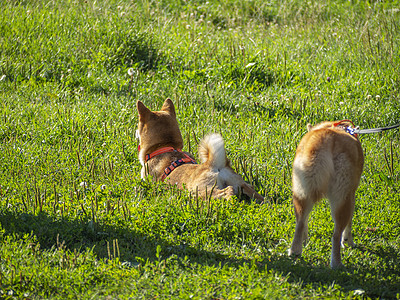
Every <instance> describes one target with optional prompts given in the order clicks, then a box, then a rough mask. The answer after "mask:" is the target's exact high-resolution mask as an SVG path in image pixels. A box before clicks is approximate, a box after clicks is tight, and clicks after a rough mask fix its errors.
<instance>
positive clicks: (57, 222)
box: [0, 211, 225, 266]
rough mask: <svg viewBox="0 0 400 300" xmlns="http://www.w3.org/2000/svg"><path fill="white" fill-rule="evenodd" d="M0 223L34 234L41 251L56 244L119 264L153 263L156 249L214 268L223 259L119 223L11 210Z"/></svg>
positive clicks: (0, 217) (13, 230)
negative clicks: (138, 259)
mask: <svg viewBox="0 0 400 300" xmlns="http://www.w3.org/2000/svg"><path fill="white" fill-rule="evenodd" d="M128 222H129V221H128ZM0 224H1V226H2V228H3V229H4V231H5V235H10V236H11V235H16V236H17V237H18V236H21V237H22V236H23V235H25V234H32V235H34V236H35V237H36V239H37V241H38V243H39V244H40V248H41V249H51V248H52V247H54V246H57V245H59V244H63V247H65V248H66V249H68V250H70V251H74V250H75V249H81V250H82V251H83V250H85V249H88V248H89V249H92V248H93V252H94V253H95V254H96V256H97V257H98V258H99V259H102V258H113V257H114V254H119V255H118V256H119V258H120V260H121V261H129V262H135V261H136V258H137V257H140V258H143V259H144V260H149V261H150V262H151V261H155V260H157V246H161V249H162V253H161V254H162V256H163V257H165V256H166V257H168V256H169V255H171V254H176V255H178V256H179V257H184V256H188V257H190V258H193V260H192V261H196V262H198V263H202V264H204V263H206V264H208V263H209V264H215V265H216V266H217V265H218V264H219V262H220V261H224V260H225V257H224V256H223V255H220V254H217V253H213V252H209V251H203V250H198V249H195V248H193V247H190V246H187V245H184V244H181V245H176V244H172V243H170V242H167V241H165V240H164V239H162V238H161V237H159V235H158V234H157V233H154V234H151V235H147V234H144V233H141V232H135V231H133V230H132V229H128V228H127V227H126V226H124V225H123V224H116V225H115V226H114V225H113V226H110V225H98V224H93V223H92V222H90V221H88V220H76V219H74V220H69V219H59V218H54V217H52V216H50V215H48V214H45V213H39V214H38V215H33V214H28V213H22V214H18V213H15V212H12V211H6V212H4V211H3V212H0ZM110 253H111V257H110ZM212 262H214V263H212Z"/></svg>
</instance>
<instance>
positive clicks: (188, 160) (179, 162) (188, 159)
mask: <svg viewBox="0 0 400 300" xmlns="http://www.w3.org/2000/svg"><path fill="white" fill-rule="evenodd" d="M139 149H140V145H139ZM167 152H180V153H182V154H183V155H184V156H185V157H184V158H181V159H178V160H176V161H174V162H172V163H171V165H170V166H169V167H166V168H165V170H164V173H163V175H162V177H161V181H164V180H165V178H167V176H168V175H169V174H171V172H172V171H173V170H175V169H176V168H177V167H179V166H181V165H184V164H197V162H196V161H195V160H194V159H192V158H191V157H190V156H189V155H187V154H186V153H184V152H182V150H181V149H175V148H173V147H164V148H160V149H158V150H156V151H154V152H152V153H150V154H146V156H145V158H144V161H145V162H148V161H149V160H150V159H152V158H153V157H154V156H157V155H160V154H163V153H167Z"/></svg>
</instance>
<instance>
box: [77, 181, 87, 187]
mask: <svg viewBox="0 0 400 300" xmlns="http://www.w3.org/2000/svg"><path fill="white" fill-rule="evenodd" d="M79 186H80V187H81V188H83V189H85V188H87V186H88V184H87V182H86V181H82V182H81V183H80V184H79Z"/></svg>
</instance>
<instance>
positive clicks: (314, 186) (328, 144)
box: [289, 120, 364, 268]
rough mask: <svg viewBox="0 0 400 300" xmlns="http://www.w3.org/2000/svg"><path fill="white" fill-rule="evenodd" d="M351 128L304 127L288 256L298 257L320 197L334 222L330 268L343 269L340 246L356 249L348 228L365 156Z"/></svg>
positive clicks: (332, 125) (346, 122)
mask: <svg viewBox="0 0 400 300" xmlns="http://www.w3.org/2000/svg"><path fill="white" fill-rule="evenodd" d="M352 125H353V123H352V122H351V121H349V120H343V121H337V122H322V123H320V124H318V125H316V126H314V127H312V126H311V125H310V124H308V125H307V129H308V132H307V133H306V134H305V135H304V137H303V138H302V139H301V141H300V143H299V145H298V147H297V150H296V155H295V158H294V162H293V174H292V184H293V186H292V191H293V205H294V211H295V216H296V229H295V233H294V238H293V242H292V245H291V248H290V249H289V255H293V256H299V255H301V252H302V243H303V242H304V243H305V242H306V241H307V238H308V234H307V232H308V225H307V223H308V216H309V214H310V212H311V210H312V208H313V205H314V204H315V203H316V202H317V201H319V200H320V199H321V198H323V197H326V198H328V200H329V203H330V207H331V215H332V219H333V221H334V231H333V235H332V250H331V261H330V265H331V267H332V268H338V267H341V266H342V262H341V256H340V247H341V246H344V244H345V243H346V244H348V245H349V246H351V247H354V246H355V244H354V242H353V236H352V233H351V226H352V225H351V224H352V219H353V212H354V205H355V193H356V190H357V187H358V185H359V182H360V178H361V173H362V170H363V166H364V155H363V151H362V148H361V143H360V141H359V140H358V137H357V134H356V133H355V132H354V128H352V127H351V126H352ZM353 127H354V125H353Z"/></svg>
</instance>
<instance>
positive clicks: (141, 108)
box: [136, 101, 151, 122]
mask: <svg viewBox="0 0 400 300" xmlns="http://www.w3.org/2000/svg"><path fill="white" fill-rule="evenodd" d="M136 107H137V111H138V113H139V120H140V121H141V122H145V121H146V120H147V119H148V118H149V116H150V115H151V111H150V109H148V108H147V107H146V106H145V105H144V104H143V102H142V101H138V102H136Z"/></svg>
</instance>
